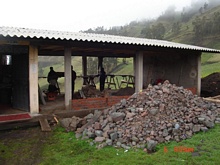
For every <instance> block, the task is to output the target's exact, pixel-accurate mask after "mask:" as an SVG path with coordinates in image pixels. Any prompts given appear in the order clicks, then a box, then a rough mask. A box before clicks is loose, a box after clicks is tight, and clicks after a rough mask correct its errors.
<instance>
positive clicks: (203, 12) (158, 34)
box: [83, 0, 220, 47]
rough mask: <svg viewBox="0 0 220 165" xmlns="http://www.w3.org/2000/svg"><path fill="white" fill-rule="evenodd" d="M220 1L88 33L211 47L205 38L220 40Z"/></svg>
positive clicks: (202, 0) (201, 1)
mask: <svg viewBox="0 0 220 165" xmlns="http://www.w3.org/2000/svg"><path fill="white" fill-rule="evenodd" d="M219 5H220V1H219V0H208V1H207V0H198V1H194V2H193V3H192V4H191V6H188V7H184V8H183V9H182V11H176V10H175V6H170V7H168V8H167V9H166V10H165V12H164V13H163V14H162V15H160V16H159V17H158V18H156V19H154V20H142V21H132V22H130V23H129V24H128V25H124V26H113V27H110V28H108V29H106V28H105V27H103V26H101V27H97V28H94V29H88V30H86V31H83V32H85V33H97V34H110V35H120V36H130V37H140V38H148V39H159V40H169V41H175V42H181V43H186V44H193V45H200V46H209V47H212V45H206V42H203V40H204V39H206V38H208V40H210V38H212V39H217V40H218V39H219V36H220V28H219V27H220V6H219Z"/></svg>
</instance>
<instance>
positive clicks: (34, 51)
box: [29, 45, 39, 114]
mask: <svg viewBox="0 0 220 165" xmlns="http://www.w3.org/2000/svg"><path fill="white" fill-rule="evenodd" d="M38 98H39V97H38V48H37V46H33V45H30V46H29V99H30V113H32V114H36V113H39V99H38Z"/></svg>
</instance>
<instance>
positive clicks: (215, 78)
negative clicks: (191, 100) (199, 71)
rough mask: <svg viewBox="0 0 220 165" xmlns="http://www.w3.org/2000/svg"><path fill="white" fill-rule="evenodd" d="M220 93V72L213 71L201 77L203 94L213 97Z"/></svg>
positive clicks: (203, 95)
mask: <svg viewBox="0 0 220 165" xmlns="http://www.w3.org/2000/svg"><path fill="white" fill-rule="evenodd" d="M217 95H220V73H219V72H216V73H212V74H210V75H208V76H206V77H204V78H202V79H201V96H202V97H213V96H217Z"/></svg>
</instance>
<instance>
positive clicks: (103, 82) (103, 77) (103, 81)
mask: <svg viewBox="0 0 220 165" xmlns="http://www.w3.org/2000/svg"><path fill="white" fill-rule="evenodd" d="M105 78H106V73H105V70H104V68H101V71H100V78H99V80H100V91H101V92H102V91H103V90H104V88H105Z"/></svg>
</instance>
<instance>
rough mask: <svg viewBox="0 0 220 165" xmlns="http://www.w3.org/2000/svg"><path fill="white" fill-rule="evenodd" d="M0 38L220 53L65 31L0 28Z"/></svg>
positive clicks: (132, 38) (202, 48) (177, 44)
mask: <svg viewBox="0 0 220 165" xmlns="http://www.w3.org/2000/svg"><path fill="white" fill-rule="evenodd" d="M0 36H3V37H18V38H19V37H24V38H42V39H51V40H58V39H60V40H70V41H88V42H103V43H116V44H130V45H142V46H155V47H166V48H177V49H188V50H196V51H202V52H213V53H220V50H217V49H210V48H205V47H199V46H193V45H187V44H180V43H174V42H169V41H164V40H155V39H146V38H134V37H124V36H114V35H106V34H92V33H83V32H78V33H77V32H66V31H52V30H39V29H29V28H17V27H0Z"/></svg>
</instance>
